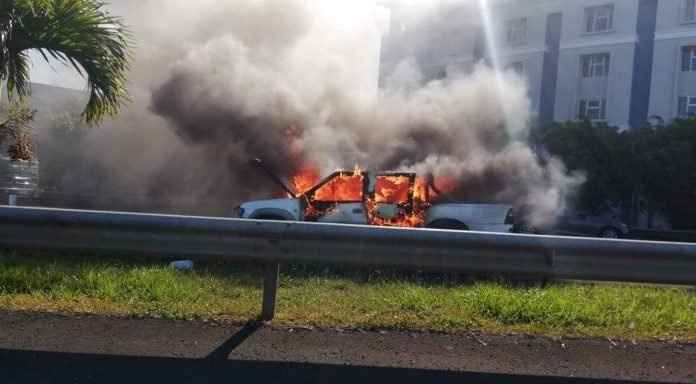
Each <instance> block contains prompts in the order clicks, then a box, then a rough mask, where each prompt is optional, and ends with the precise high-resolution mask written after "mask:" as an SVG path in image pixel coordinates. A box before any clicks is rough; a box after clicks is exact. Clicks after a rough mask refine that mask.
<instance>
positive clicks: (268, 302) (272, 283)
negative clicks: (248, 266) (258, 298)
mask: <svg viewBox="0 0 696 384" xmlns="http://www.w3.org/2000/svg"><path fill="white" fill-rule="evenodd" d="M279 274H280V264H278V263H269V264H266V271H265V274H264V275H265V276H264V278H263V306H262V309H261V319H262V320H264V321H269V320H273V318H274V317H275V310H276V297H277V296H278V275H279Z"/></svg>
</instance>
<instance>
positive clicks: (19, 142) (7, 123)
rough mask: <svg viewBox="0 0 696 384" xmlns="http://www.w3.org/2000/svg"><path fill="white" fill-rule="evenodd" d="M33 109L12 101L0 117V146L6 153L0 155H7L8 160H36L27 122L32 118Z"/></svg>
mask: <svg viewBox="0 0 696 384" xmlns="http://www.w3.org/2000/svg"><path fill="white" fill-rule="evenodd" d="M35 113H36V111H35V110H33V109H31V108H29V107H27V106H26V105H24V104H15V103H12V104H10V105H8V107H7V109H6V110H5V113H4V114H3V116H2V117H0V148H3V150H4V149H5V145H2V144H4V143H6V147H7V151H6V153H0V156H5V155H6V156H8V157H9V158H10V160H24V161H34V160H36V148H35V146H34V140H33V138H32V137H31V134H30V133H29V132H28V129H29V123H30V122H31V121H32V120H33V119H34V114H35Z"/></svg>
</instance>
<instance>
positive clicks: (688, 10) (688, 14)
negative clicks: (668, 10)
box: [682, 0, 696, 23]
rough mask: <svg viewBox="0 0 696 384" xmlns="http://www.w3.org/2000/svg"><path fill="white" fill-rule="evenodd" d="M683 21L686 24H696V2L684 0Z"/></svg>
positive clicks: (695, 0)
mask: <svg viewBox="0 0 696 384" xmlns="http://www.w3.org/2000/svg"><path fill="white" fill-rule="evenodd" d="M682 21H683V22H685V23H693V22H696V0H684V2H683V5H682Z"/></svg>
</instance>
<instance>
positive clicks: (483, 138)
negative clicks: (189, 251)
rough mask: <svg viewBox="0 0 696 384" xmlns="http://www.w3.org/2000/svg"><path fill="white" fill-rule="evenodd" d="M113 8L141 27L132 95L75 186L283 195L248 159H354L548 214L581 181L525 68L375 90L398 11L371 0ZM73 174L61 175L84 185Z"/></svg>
mask: <svg viewBox="0 0 696 384" xmlns="http://www.w3.org/2000/svg"><path fill="white" fill-rule="evenodd" d="M448 2H450V1H448ZM433 4H435V2H430V3H429V5H428V10H432V9H433V8H434V5H433ZM110 7H111V8H112V10H113V13H114V14H119V15H123V16H124V18H125V19H126V20H127V22H128V23H129V24H131V26H132V28H133V30H134V32H135V34H136V40H137V42H138V48H137V52H136V61H135V63H134V71H133V74H132V77H131V82H132V84H133V85H132V87H131V89H132V93H133V98H134V103H133V105H131V106H130V107H129V108H128V109H126V110H125V111H124V113H123V116H122V117H121V118H120V119H118V120H117V121H114V122H111V123H109V124H107V126H106V127H102V128H100V129H97V130H95V131H93V132H90V133H89V134H86V135H82V136H81V138H80V139H79V140H77V141H78V142H79V143H80V147H81V148H82V149H83V152H82V154H81V157H82V159H83V160H82V161H84V162H86V163H88V164H90V166H89V170H88V171H86V174H85V173H84V172H83V173H82V174H81V175H80V176H79V179H80V180H81V181H82V182H81V183H78V184H80V185H81V187H82V188H86V187H89V188H91V189H92V190H93V191H95V193H96V192H99V193H108V192H114V191H129V192H130V193H132V194H135V195H140V196H150V197H153V196H154V197H167V198H177V199H183V200H182V201H184V200H185V201H202V200H212V201H220V202H223V201H224V202H226V203H225V204H221V206H223V207H225V208H227V207H229V206H230V205H233V204H235V203H238V202H240V201H243V200H245V199H249V198H256V197H260V196H263V195H268V194H269V193H271V192H270V191H271V190H273V186H272V185H271V183H270V182H267V181H265V180H263V179H262V178H259V177H257V176H256V173H255V172H253V170H251V169H250V168H249V167H248V165H247V160H248V159H249V158H251V157H262V158H264V159H265V160H266V161H267V162H269V163H270V164H271V165H272V166H274V167H276V168H277V169H279V170H281V172H282V173H284V174H285V175H286V176H290V175H292V174H293V173H295V172H297V171H299V170H301V169H304V168H317V169H319V170H320V171H321V172H323V173H328V172H330V171H332V170H334V169H336V168H352V167H353V166H354V165H356V164H357V165H360V166H361V167H363V168H368V169H380V170H413V171H417V172H419V173H422V174H426V173H432V174H434V175H435V176H436V177H437V178H439V179H440V180H445V181H447V182H448V183H449V184H451V185H449V187H451V189H452V191H453V194H454V195H456V196H457V197H460V198H463V199H466V200H469V201H472V200H476V201H497V202H507V203H514V204H521V203H534V204H535V205H537V206H539V207H540V212H542V213H543V215H541V216H547V215H550V214H552V212H554V211H555V210H557V209H558V208H559V207H561V206H562V205H563V204H565V202H566V200H567V199H568V198H569V196H571V195H572V192H573V191H574V190H575V188H576V187H577V185H578V184H579V183H580V182H581V178H580V177H578V176H575V175H572V176H571V175H568V174H567V172H566V171H565V169H564V167H563V165H562V164H561V163H560V162H558V161H555V160H550V161H547V162H545V164H541V163H540V162H539V161H538V160H537V158H536V156H535V155H534V153H533V151H532V150H531V149H530V148H529V147H528V146H527V145H526V144H524V142H523V139H524V138H525V136H526V135H527V133H528V132H527V131H528V127H529V123H530V120H531V119H532V116H531V115H530V102H529V100H528V98H527V96H526V85H525V83H524V80H523V79H522V78H521V77H519V76H517V75H515V74H513V73H507V72H506V73H499V72H496V71H494V70H492V69H490V68H487V67H485V66H484V65H483V64H481V65H479V66H476V67H475V68H474V69H473V70H472V71H470V72H468V73H452V74H451V76H448V78H447V79H442V80H436V81H430V82H425V81H424V80H423V75H422V74H421V73H420V70H419V68H418V67H417V65H416V64H415V63H414V62H413V61H410V60H404V61H403V62H402V63H401V64H399V65H397V66H396V68H395V69H394V71H393V72H392V73H391V74H389V75H388V76H386V77H385V78H384V79H383V81H382V86H381V88H379V89H378V86H377V85H378V69H379V50H380V38H381V37H382V35H383V34H384V31H385V30H386V29H387V22H388V16H387V15H388V13H387V12H386V11H385V10H384V9H383V8H381V7H377V6H376V5H375V2H374V0H357V1H356V0H352V1H348V0H346V1H341V0H335V1H327V0H263V1H260V0H236V1H233V2H220V1H217V0H203V1H197V2H196V3H195V5H192V4H191V2H188V1H183V0H126V1H124V0H120V1H119V2H118V4H114V5H111V6H110ZM410 7H411V8H412V11H413V13H414V15H420V14H423V13H424V12H425V8H423V7H422V6H420V7H419V6H418V5H417V3H415V2H412V3H411V4H410ZM503 90H504V91H503ZM503 97H504V100H505V103H504V105H505V108H504V109H503V103H501V100H502V99H503ZM64 163H65V162H64ZM66 168H67V165H66ZM63 174H64V175H65V176H64V177H63V178H62V179H61V180H62V181H59V182H58V184H61V187H63V188H66V185H73V184H74V183H77V180H75V179H76V178H77V177H76V176H69V175H70V174H71V173H70V172H69V171H68V170H67V169H66V170H65V172H64V173H63ZM75 174H76V173H74V172H73V173H72V175H75ZM221 213H224V212H221Z"/></svg>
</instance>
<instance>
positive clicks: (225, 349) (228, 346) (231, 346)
mask: <svg viewBox="0 0 696 384" xmlns="http://www.w3.org/2000/svg"><path fill="white" fill-rule="evenodd" d="M261 327H263V322H262V321H261V320H257V321H253V322H251V323H249V324H247V325H245V326H244V328H242V329H240V330H239V332H237V333H235V334H234V335H233V336H232V337H230V339H229V340H227V341H226V342H224V343H223V344H222V345H221V346H219V347H217V348H215V350H214V351H213V352H211V353H210V354H209V355H208V356H207V357H206V359H208V360H223V361H224V360H227V358H228V357H229V356H230V354H231V353H232V352H233V351H234V350H235V349H237V347H239V346H240V345H242V343H244V342H245V341H246V339H248V338H249V336H251V335H253V334H254V332H256V331H258V330H259V329H260V328H261Z"/></svg>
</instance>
